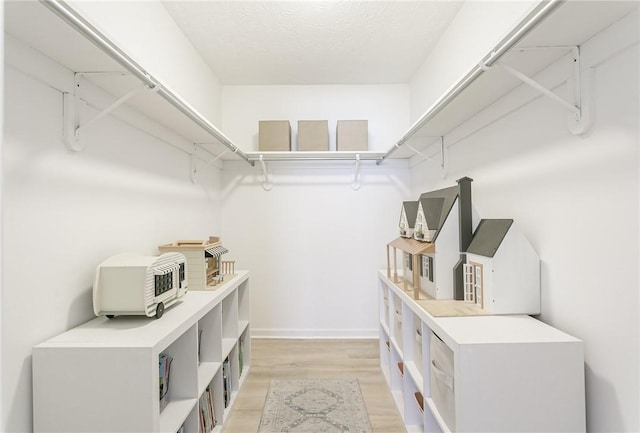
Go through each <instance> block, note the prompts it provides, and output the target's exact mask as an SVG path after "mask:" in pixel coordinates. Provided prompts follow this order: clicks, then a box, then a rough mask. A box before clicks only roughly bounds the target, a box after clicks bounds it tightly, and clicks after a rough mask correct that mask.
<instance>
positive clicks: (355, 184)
mask: <svg viewBox="0 0 640 433" xmlns="http://www.w3.org/2000/svg"><path fill="white" fill-rule="evenodd" d="M361 186H362V185H361V184H360V154H359V153H356V163H355V166H354V167H353V181H352V182H351V189H352V190H354V191H357V190H359V189H360V187H361Z"/></svg>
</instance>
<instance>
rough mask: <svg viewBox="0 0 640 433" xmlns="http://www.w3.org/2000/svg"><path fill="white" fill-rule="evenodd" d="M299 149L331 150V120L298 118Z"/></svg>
mask: <svg viewBox="0 0 640 433" xmlns="http://www.w3.org/2000/svg"><path fill="white" fill-rule="evenodd" d="M298 150H310V151H323V150H329V121H327V120H298Z"/></svg>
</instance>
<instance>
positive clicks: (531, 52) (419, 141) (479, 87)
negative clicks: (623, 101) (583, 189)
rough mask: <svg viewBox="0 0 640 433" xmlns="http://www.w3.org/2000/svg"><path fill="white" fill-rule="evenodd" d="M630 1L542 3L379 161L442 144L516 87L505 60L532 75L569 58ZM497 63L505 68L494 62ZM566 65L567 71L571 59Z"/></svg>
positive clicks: (629, 7)
mask: <svg viewBox="0 0 640 433" xmlns="http://www.w3.org/2000/svg"><path fill="white" fill-rule="evenodd" d="M633 3H634V2H570V1H562V0H550V1H548V2H547V1H545V2H541V3H540V4H539V5H538V6H537V7H536V8H534V9H533V10H532V11H531V12H530V13H529V14H528V15H527V16H526V17H524V18H523V19H522V20H521V21H520V22H519V23H518V24H517V25H516V26H515V28H514V29H513V30H512V31H511V32H510V33H509V34H508V35H507V36H506V37H504V38H503V39H502V40H501V41H500V42H499V43H498V44H496V46H495V47H494V48H493V49H492V50H491V51H489V53H488V54H486V55H485V56H484V57H483V59H482V60H481V61H480V62H479V63H478V64H477V65H475V66H474V67H472V68H471V70H469V71H468V72H467V73H466V74H465V75H464V76H463V77H462V78H460V79H459V80H458V81H457V82H456V83H454V84H453V85H452V86H451V87H450V88H449V90H448V91H447V92H446V93H445V94H443V95H442V96H441V97H440V98H439V99H438V100H436V102H435V103H434V104H433V105H431V107H429V108H428V109H427V110H426V111H425V112H424V113H423V114H422V116H420V118H418V120H417V121H416V122H415V123H414V124H413V125H412V126H411V127H410V128H409V129H408V130H407V132H406V133H405V134H404V135H403V136H402V137H401V138H400V139H399V140H398V141H397V142H396V144H395V145H393V146H392V147H391V148H390V149H389V150H387V152H386V153H385V154H384V155H383V157H382V159H381V160H380V161H379V162H378V164H380V163H382V162H383V161H384V160H386V159H388V158H391V157H393V158H411V157H412V156H413V155H414V154H415V153H416V150H418V151H420V150H424V149H425V148H427V147H429V146H431V145H432V144H436V143H440V141H441V138H442V137H444V136H445V135H447V134H448V133H450V132H451V131H452V130H454V129H455V128H456V127H458V126H460V125H461V124H463V123H464V122H465V121H467V120H469V119H471V118H472V117H473V116H475V115H476V114H478V113H480V112H481V111H482V110H483V109H485V108H487V107H488V106H490V105H491V104H493V103H495V102H496V101H498V100H499V99H500V98H502V97H503V96H505V95H506V94H507V93H509V92H511V91H512V90H514V89H515V88H516V87H518V86H520V85H521V84H522V81H520V80H519V79H518V78H516V77H514V76H513V75H511V74H510V73H509V72H508V70H507V69H508V67H506V65H509V66H513V67H516V68H517V70H518V71H520V72H522V73H523V74H524V75H526V76H528V77H532V76H535V75H536V74H538V73H539V72H541V71H543V70H544V69H545V68H547V67H549V66H550V65H552V64H553V63H555V62H557V61H558V60H560V59H561V58H563V57H567V62H570V61H571V60H570V59H572V57H568V55H571V54H572V49H575V48H576V47H579V46H580V45H581V44H583V43H584V42H586V41H588V40H589V39H590V38H591V37H592V36H594V35H595V34H597V33H599V32H601V31H603V30H604V29H606V28H607V27H609V26H610V25H611V24H613V23H614V22H616V21H617V20H619V19H620V18H621V17H623V16H624V15H626V14H627V13H629V12H630V11H631V10H632V9H633V8H635V7H637V5H636V4H633ZM573 51H574V52H575V50H573ZM501 64H505V68H501V67H497V66H499V65H501ZM583 67H584V65H583ZM567 70H568V71H570V70H571V67H569V63H567ZM567 78H569V77H567ZM578 108H580V107H578ZM568 113H569V112H568ZM569 115H571V116H573V115H574V113H569ZM392 155H393V156H392Z"/></svg>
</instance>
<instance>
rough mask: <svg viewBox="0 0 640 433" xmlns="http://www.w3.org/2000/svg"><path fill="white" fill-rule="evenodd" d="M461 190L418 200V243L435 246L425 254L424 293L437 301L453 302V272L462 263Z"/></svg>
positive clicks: (422, 261)
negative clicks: (460, 244)
mask: <svg viewBox="0 0 640 433" xmlns="http://www.w3.org/2000/svg"><path fill="white" fill-rule="evenodd" d="M458 202H459V189H458V186H454V187H450V188H444V189H440V190H436V191H431V192H427V193H424V194H422V195H421V196H420V199H419V200H418V214H417V216H416V225H415V230H414V233H413V235H414V239H416V240H418V241H422V242H427V243H430V244H433V248H431V249H429V250H427V251H425V252H424V253H422V254H421V257H420V258H419V260H420V278H419V283H420V289H421V290H422V291H424V292H425V293H426V294H427V295H428V296H429V297H431V298H433V299H453V297H454V282H453V268H454V266H455V265H456V263H457V262H458V261H459V260H460V252H459V251H460V250H459V238H460V233H459V224H460V211H459V206H458Z"/></svg>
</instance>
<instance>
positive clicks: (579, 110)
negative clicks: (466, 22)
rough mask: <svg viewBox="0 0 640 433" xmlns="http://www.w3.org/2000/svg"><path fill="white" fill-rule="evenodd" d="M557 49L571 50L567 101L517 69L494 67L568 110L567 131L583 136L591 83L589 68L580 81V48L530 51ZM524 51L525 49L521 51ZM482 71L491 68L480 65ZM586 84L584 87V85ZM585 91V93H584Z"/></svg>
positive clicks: (587, 124)
mask: <svg viewBox="0 0 640 433" xmlns="http://www.w3.org/2000/svg"><path fill="white" fill-rule="evenodd" d="M545 48H548V49H557V48H569V49H570V50H571V62H572V74H571V77H570V78H569V79H568V80H567V85H568V90H569V92H568V93H569V101H567V100H565V99H563V98H562V97H561V96H559V95H558V94H556V93H555V92H553V91H551V90H549V89H547V88H546V87H545V86H543V85H542V84H540V83H538V82H537V81H535V80H534V79H532V78H531V77H529V76H527V75H526V74H524V73H522V72H520V71H518V70H517V69H515V68H513V67H511V66H509V65H506V64H505V63H502V62H500V63H496V64H495V65H497V66H499V67H501V68H502V69H503V70H504V71H506V72H508V73H509V74H511V75H513V76H514V77H516V78H517V79H519V80H520V81H522V82H523V83H525V84H527V85H528V86H530V87H532V88H534V89H535V90H537V91H538V92H540V93H542V94H543V95H545V96H547V97H549V98H551V100H553V101H555V102H557V103H558V104H560V105H562V106H563V107H565V108H566V109H567V110H569V119H568V122H567V126H568V128H569V131H570V132H571V133H572V134H573V135H578V134H583V133H585V132H586V131H587V130H588V129H589V126H590V125H591V118H592V116H591V98H590V96H591V91H590V83H591V79H590V78H591V77H590V75H591V73H592V70H591V68H588V69H587V70H586V73H585V77H584V78H586V79H582V78H583V77H581V75H582V70H581V67H580V47H577V46H571V47H534V48H532V49H545ZM521 50H523V51H524V50H526V49H521ZM481 67H482V68H483V69H485V70H486V69H488V68H491V67H492V66H486V65H484V64H483V65H481ZM585 84H586V85H585ZM585 90H586V91H585Z"/></svg>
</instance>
